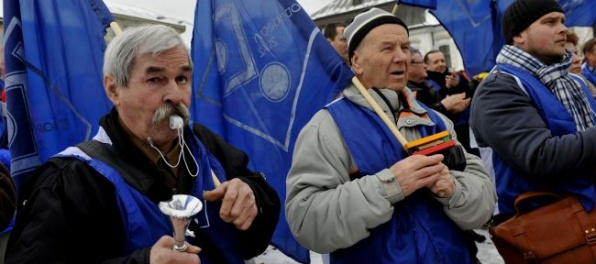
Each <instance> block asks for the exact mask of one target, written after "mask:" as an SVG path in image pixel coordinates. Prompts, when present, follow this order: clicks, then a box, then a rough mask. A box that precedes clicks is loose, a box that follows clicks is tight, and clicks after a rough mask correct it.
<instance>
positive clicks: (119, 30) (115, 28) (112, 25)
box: [110, 21, 122, 36]
mask: <svg viewBox="0 0 596 264" xmlns="http://www.w3.org/2000/svg"><path fill="white" fill-rule="evenodd" d="M110 28H111V29H112V31H114V34H116V36H118V35H120V34H122V28H120V25H118V22H116V21H112V22H111V23H110Z"/></svg>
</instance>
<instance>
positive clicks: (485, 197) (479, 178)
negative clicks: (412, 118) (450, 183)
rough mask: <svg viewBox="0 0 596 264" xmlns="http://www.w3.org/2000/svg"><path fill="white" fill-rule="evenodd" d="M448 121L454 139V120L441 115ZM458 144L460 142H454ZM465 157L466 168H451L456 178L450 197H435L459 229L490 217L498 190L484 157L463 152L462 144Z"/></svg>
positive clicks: (479, 224) (470, 227) (477, 223)
mask: <svg viewBox="0 0 596 264" xmlns="http://www.w3.org/2000/svg"><path fill="white" fill-rule="evenodd" d="M441 118H442V119H443V122H445V124H446V125H447V128H448V129H449V133H450V134H451V135H452V137H453V138H454V139H457V135H456V133H455V130H454V129H453V123H452V122H451V121H449V119H447V118H446V117H444V116H441ZM457 144H458V145H460V146H461V144H460V143H457ZM461 150H462V151H463V152H464V154H465V157H466V164H467V165H466V168H465V169H464V170H463V171H457V170H450V173H451V175H452V176H453V177H454V179H455V192H454V194H453V196H452V197H451V198H438V197H437V198H436V199H437V200H439V202H441V203H443V205H444V209H443V211H444V212H445V214H446V215H447V216H448V217H449V218H450V219H451V220H452V221H453V222H454V223H455V224H457V225H458V226H459V227H460V228H461V229H463V230H469V229H474V228H480V227H482V226H483V225H484V224H486V223H487V222H488V221H489V219H490V218H491V216H492V214H493V212H494V209H495V204H496V202H497V194H496V190H495V186H494V184H493V182H492V181H491V180H490V176H489V175H488V173H487V172H486V169H485V168H484V163H483V161H482V160H481V159H480V158H479V157H477V156H475V155H472V154H469V153H467V152H466V149H465V148H463V146H462V147H461Z"/></svg>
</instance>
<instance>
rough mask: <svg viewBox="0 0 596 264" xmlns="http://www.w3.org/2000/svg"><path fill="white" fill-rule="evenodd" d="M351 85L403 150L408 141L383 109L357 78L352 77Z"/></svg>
mask: <svg viewBox="0 0 596 264" xmlns="http://www.w3.org/2000/svg"><path fill="white" fill-rule="evenodd" d="M352 83H353V84H354V85H355V86H356V88H358V91H359V92H360V93H361V94H362V96H363V97H364V99H366V101H367V102H368V104H370V106H371V107H372V108H373V110H375V113H377V115H378V116H379V117H380V118H381V120H383V122H385V124H386V125H387V127H389V130H391V133H393V135H394V136H395V137H396V138H397V140H398V141H399V143H400V144H401V145H402V146H403V147H404V149H405V148H406V144H407V143H408V140H407V139H406V138H405V137H404V136H403V135H402V134H401V133H400V132H399V129H397V126H396V125H395V124H393V122H392V121H391V120H390V119H389V117H388V116H387V115H386V114H385V112H383V109H381V107H380V106H379V104H377V102H375V99H373V98H372V96H371V95H370V93H369V92H368V90H367V89H366V88H364V85H362V83H361V82H360V80H358V78H357V77H355V76H354V77H353V78H352Z"/></svg>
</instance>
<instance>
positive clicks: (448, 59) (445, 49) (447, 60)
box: [439, 45, 451, 68]
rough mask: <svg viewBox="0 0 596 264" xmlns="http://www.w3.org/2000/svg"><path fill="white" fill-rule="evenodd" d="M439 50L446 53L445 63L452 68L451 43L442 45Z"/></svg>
mask: <svg viewBox="0 0 596 264" xmlns="http://www.w3.org/2000/svg"><path fill="white" fill-rule="evenodd" d="M439 50H440V51H441V52H442V53H443V55H445V64H447V67H448V68H451V52H450V51H449V45H443V46H440V47H439Z"/></svg>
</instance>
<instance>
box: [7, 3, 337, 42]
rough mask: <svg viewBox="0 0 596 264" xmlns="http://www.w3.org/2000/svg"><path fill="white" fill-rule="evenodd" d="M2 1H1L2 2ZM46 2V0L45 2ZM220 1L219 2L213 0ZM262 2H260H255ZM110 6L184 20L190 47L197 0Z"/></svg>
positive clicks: (312, 6)
mask: <svg viewBox="0 0 596 264" xmlns="http://www.w3.org/2000/svg"><path fill="white" fill-rule="evenodd" d="M1 1H2V0H0V2H1ZM44 1H45V0H44ZM212 1H218V0H212ZM254 1H260V0H254ZM332 1H333V0H298V3H300V5H302V7H303V8H304V9H305V10H306V12H307V13H308V14H312V13H314V12H316V11H318V10H319V9H321V8H322V7H323V6H325V5H327V4H329V3H331V2H332ZM104 2H106V4H107V5H108V6H109V3H116V4H120V5H128V6H131V7H137V8H144V9H147V10H149V11H152V12H154V13H156V14H157V15H161V16H164V17H167V18H170V19H174V20H182V21H184V22H185V23H183V24H185V25H186V31H185V32H184V33H183V34H182V38H183V39H184V41H185V42H187V44H188V45H190V40H191V38H192V23H193V20H194V15H195V14H194V12H195V6H196V0H174V1H163V0H104Z"/></svg>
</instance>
